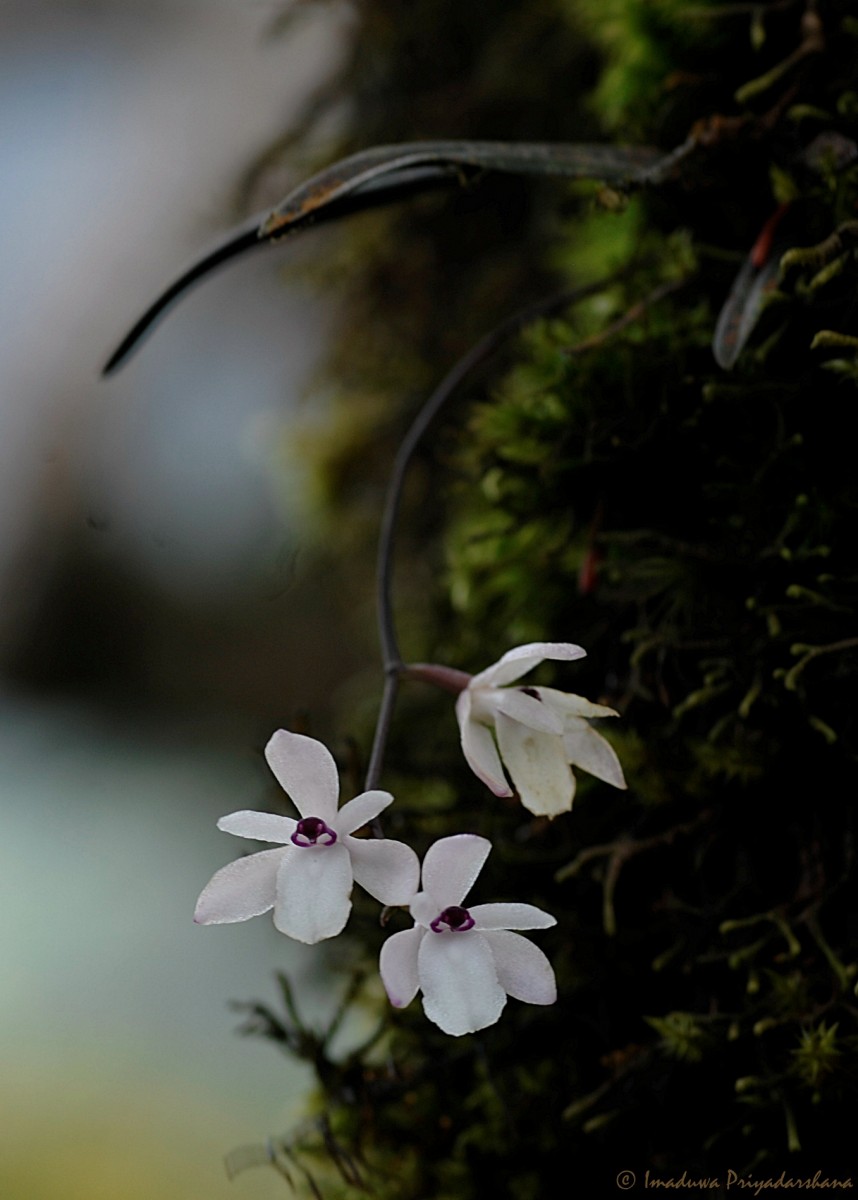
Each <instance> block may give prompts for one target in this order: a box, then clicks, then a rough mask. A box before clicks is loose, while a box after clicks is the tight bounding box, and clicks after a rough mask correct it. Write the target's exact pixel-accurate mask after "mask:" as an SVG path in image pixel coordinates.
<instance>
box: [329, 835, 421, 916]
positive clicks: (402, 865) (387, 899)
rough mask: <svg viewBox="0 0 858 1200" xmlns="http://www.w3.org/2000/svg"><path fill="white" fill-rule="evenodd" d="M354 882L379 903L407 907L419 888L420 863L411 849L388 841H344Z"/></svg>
mask: <svg viewBox="0 0 858 1200" xmlns="http://www.w3.org/2000/svg"><path fill="white" fill-rule="evenodd" d="M345 844H346V849H347V850H348V852H349V855H350V857H351V861H352V872H353V874H354V878H355V882H356V883H359V884H360V886H361V887H362V888H363V890H364V891H365V892H369V894H370V896H373V897H374V898H375V899H376V900H378V901H380V902H381V903H382V904H408V903H409V901H410V900H411V899H412V897H413V896H414V894H415V892H416V891H417V888H418V887H419V886H420V862H419V860H418V858H417V855H416V854H415V853H414V851H413V850H412V849H411V847H410V846H406V845H405V843H404V842H394V841H391V839H390V838H353V837H349V838H346V843H345Z"/></svg>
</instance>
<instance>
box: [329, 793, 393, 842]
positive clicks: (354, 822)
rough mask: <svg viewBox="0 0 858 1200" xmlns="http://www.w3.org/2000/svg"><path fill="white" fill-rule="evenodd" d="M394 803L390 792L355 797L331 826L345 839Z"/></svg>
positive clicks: (345, 805)
mask: <svg viewBox="0 0 858 1200" xmlns="http://www.w3.org/2000/svg"><path fill="white" fill-rule="evenodd" d="M392 803H393V797H392V796H391V794H390V792H363V793H361V795H360V796H355V798H354V800H349V802H348V804H344V805H343V807H342V808H341V809H340V811H339V812H338V813H337V815H336V818H335V820H334V821H332V822H331V824H332V825H333V828H334V829H335V830H336V831H337V833H338V834H339V835H340V837H344V836H345V835H346V834H348V833H354V831H355V830H356V829H360V827H361V826H362V825H366V823H367V822H368V821H372V820H373V818H374V817H377V816H378V814H379V813H380V812H383V811H384V809H385V808H387V806H388V804H392Z"/></svg>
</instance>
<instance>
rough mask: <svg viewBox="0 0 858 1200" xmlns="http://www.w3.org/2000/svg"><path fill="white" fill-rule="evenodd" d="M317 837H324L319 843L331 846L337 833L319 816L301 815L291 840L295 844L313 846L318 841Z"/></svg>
mask: <svg viewBox="0 0 858 1200" xmlns="http://www.w3.org/2000/svg"><path fill="white" fill-rule="evenodd" d="M319 838H325V839H326V841H323V842H322V843H321V845H323V846H333V844H334V842H335V841H336V840H337V835H336V834H335V833H334V831H333V829H331V827H330V825H326V824H325V822H324V821H323V820H322V818H321V817H302V818H301V820H300V821H299V822H298V825H297V827H296V829H295V832H294V833H293V834H292V837H291V841H292V842H294V844H295V845H296V846H315V845H317V844H318V843H319Z"/></svg>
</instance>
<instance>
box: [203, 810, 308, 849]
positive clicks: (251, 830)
mask: <svg viewBox="0 0 858 1200" xmlns="http://www.w3.org/2000/svg"><path fill="white" fill-rule="evenodd" d="M297 825H298V822H297V821H296V820H295V818H294V817H280V816H278V815H277V814H276V813H263V812H251V811H250V810H249V809H242V811H241V812H234V813H227V815H226V816H225V817H221V819H220V820H219V821H218V823H217V827H218V829H220V830H222V831H223V832H224V833H232V834H234V835H235V836H236V837H243V838H253V839H255V840H256V841H259V842H288V841H289V839H290V838H291V836H292V834H293V833H294V832H295V829H296V828H297Z"/></svg>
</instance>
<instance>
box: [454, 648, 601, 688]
mask: <svg viewBox="0 0 858 1200" xmlns="http://www.w3.org/2000/svg"><path fill="white" fill-rule="evenodd" d="M586 653H587V651H586V650H584V649H582V647H581V646H575V645H573V644H572V643H571V642H529V643H528V644H527V645H526V646H516V647H515V648H514V649H513V650H507V652H506V654H504V655H503V657H502V658H499V659H498V661H497V662H496V663H492V665H491V666H490V667H486V669H485V671H480V673H479V674H478V675H475V676H474V677H473V679H472V680H471V682H470V683H469V684H468V687H469V688H470V689H472V690H473V689H474V688H483V687H501V686H502V685H503V684H505V683H512V682H513V680H514V679H520V678H521V676H522V675H526V674H527V672H528V671H531V670H532V669H533V668H534V667H536V666H538V665H539V664H540V663H541V662H542V661H543V660H544V659H546V658H552V659H558V660H563V661H565V662H571V661H573V660H574V659H576V658H584V657H585V655H586Z"/></svg>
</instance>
